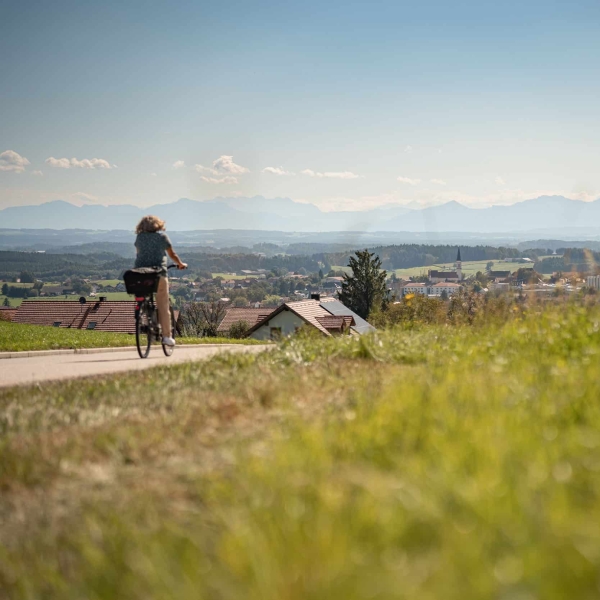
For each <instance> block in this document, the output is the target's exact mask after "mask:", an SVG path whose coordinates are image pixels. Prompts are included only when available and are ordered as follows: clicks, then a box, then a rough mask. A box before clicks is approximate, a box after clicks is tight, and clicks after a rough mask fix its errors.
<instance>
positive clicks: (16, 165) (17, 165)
mask: <svg viewBox="0 0 600 600" xmlns="http://www.w3.org/2000/svg"><path fill="white" fill-rule="evenodd" d="M29 164H31V163H30V162H29V161H28V160H27V159H26V158H25V157H24V156H21V155H20V154H19V153H18V152H15V151H14V150H5V151H4V152H2V154H0V171H14V172H15V173H22V172H23V171H24V170H25V167H26V166H27V165H29Z"/></svg>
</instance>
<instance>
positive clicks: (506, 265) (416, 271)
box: [331, 260, 533, 278]
mask: <svg viewBox="0 0 600 600" xmlns="http://www.w3.org/2000/svg"><path fill="white" fill-rule="evenodd" d="M488 262H489V261H487V260H473V261H463V263H462V270H463V274H464V275H465V276H470V275H475V274H476V273H477V271H481V272H483V273H485V267H486V265H487V263H488ZM492 262H493V263H494V266H493V267H492V268H493V270H494V271H516V270H517V269H520V268H526V269H527V268H533V265H532V264H531V263H518V262H502V261H500V260H495V261H492ZM331 268H332V269H333V270H335V271H344V272H346V273H350V272H351V270H350V268H349V267H343V266H332V267H331ZM430 269H439V270H448V271H452V270H454V263H436V264H434V265H431V266H427V267H411V268H409V269H395V270H394V271H389V272H388V273H389V274H390V275H391V274H392V272H394V273H396V277H405V278H409V277H418V276H419V275H427V271H429V270H430Z"/></svg>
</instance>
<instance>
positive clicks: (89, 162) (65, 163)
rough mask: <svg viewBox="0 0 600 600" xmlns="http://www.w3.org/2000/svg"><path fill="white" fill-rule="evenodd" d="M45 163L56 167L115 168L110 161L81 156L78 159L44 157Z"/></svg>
mask: <svg viewBox="0 0 600 600" xmlns="http://www.w3.org/2000/svg"><path fill="white" fill-rule="evenodd" d="M46 163H47V164H49V165H50V166H51V167H55V168H57V169H71V168H73V169H116V168H117V165H112V166H111V165H110V163H109V162H108V161H106V160H104V159H103V158H83V159H82V160H78V159H76V158H72V159H71V160H69V159H68V158H54V157H53V156H51V157H50V158H47V159H46Z"/></svg>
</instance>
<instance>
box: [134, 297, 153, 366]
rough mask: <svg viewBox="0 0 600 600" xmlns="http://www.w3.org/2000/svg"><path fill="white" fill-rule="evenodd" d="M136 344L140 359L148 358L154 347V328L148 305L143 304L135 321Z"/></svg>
mask: <svg viewBox="0 0 600 600" xmlns="http://www.w3.org/2000/svg"><path fill="white" fill-rule="evenodd" d="M135 343H136V346H137V351H138V354H139V355H140V358H148V354H150V346H151V345H152V327H150V317H149V315H148V310H147V307H146V304H145V303H144V304H142V306H140V309H139V310H138V312H137V315H136V319H135Z"/></svg>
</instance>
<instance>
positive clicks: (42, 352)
mask: <svg viewBox="0 0 600 600" xmlns="http://www.w3.org/2000/svg"><path fill="white" fill-rule="evenodd" d="M257 345H259V344H178V345H177V346H176V347H177V348H232V347H237V346H257ZM135 349H136V348H135V346H119V347H117V348H70V349H62V350H23V351H20V352H0V360H2V359H6V358H28V357H34V356H56V355H60V354H101V353H102V352H127V351H128V350H129V351H131V350H135Z"/></svg>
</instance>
